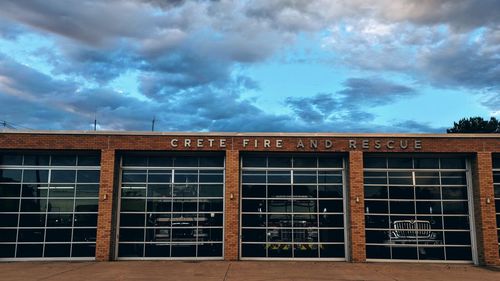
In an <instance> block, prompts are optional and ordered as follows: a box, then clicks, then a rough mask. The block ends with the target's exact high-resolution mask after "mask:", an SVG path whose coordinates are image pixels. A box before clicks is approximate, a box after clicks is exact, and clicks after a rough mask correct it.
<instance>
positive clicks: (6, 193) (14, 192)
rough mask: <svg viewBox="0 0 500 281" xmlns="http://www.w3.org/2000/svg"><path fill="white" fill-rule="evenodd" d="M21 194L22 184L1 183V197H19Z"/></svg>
mask: <svg viewBox="0 0 500 281" xmlns="http://www.w3.org/2000/svg"><path fill="white" fill-rule="evenodd" d="M19 196H21V185H20V184H2V183H0V197H19Z"/></svg>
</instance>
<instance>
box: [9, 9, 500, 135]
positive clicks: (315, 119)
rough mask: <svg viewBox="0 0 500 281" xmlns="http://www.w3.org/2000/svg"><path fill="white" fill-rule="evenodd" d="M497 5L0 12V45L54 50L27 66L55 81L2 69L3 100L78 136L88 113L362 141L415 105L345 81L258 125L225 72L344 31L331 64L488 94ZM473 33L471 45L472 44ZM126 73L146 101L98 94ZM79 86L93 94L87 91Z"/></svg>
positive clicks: (176, 126) (258, 113) (169, 125)
mask: <svg viewBox="0 0 500 281" xmlns="http://www.w3.org/2000/svg"><path fill="white" fill-rule="evenodd" d="M498 5H499V2H498V1H492V0H485V1H484V2H483V1H481V4H480V5H478V4H477V2H476V1H471V0H455V1H451V0H443V1H430V0H426V1H416V0H402V1H392V0H383V1H376V2H374V1H362V0H352V1H335V2H331V1H327V0H314V1H292V0H277V1H228V0H221V1H201V0H200V1H184V0H170V1H169V0H164V1H162V0H144V1H139V0H128V1H118V0H110V1H91V0H90V1H77V0H68V1H65V2H64V3H63V4H62V3H61V1H56V0H47V1H41V0H36V1H13V0H12V1H9V0H6V1H2V2H1V3H0V36H2V37H4V38H8V39H9V40H14V39H15V38H16V36H17V35H18V34H22V33H38V34H42V35H43V36H46V37H48V38H49V39H50V40H52V41H53V43H54V46H53V48H52V47H51V49H48V48H45V49H40V50H38V52H37V53H36V54H35V55H37V56H40V57H42V58H44V59H45V60H46V61H47V62H48V64H49V65H50V66H51V67H52V68H53V73H52V74H53V75H55V76H63V77H66V80H64V79H55V78H53V77H51V76H49V75H44V74H41V73H39V72H36V71H34V70H33V69H31V68H29V67H28V66H23V65H20V64H16V63H15V62H13V61H12V60H9V59H6V58H5V57H4V58H1V57H0V75H3V76H2V79H3V80H1V81H0V95H1V96H2V99H4V100H5V101H9V102H14V101H16V102H17V104H20V103H21V102H22V103H23V105H24V104H26V106H27V107H28V108H31V109H32V110H33V111H34V112H35V111H36V112H37V113H36V114H44V115H43V116H44V117H46V118H47V120H56V121H54V125H53V126H54V127H53V128H82V127H85V126H87V125H88V123H89V122H88V119H89V118H93V115H94V113H97V115H98V116H99V119H100V120H101V122H102V124H103V126H104V127H106V128H110V129H143V128H148V127H149V125H144V124H148V123H149V121H150V119H151V118H152V116H151V115H153V114H156V115H158V120H159V124H163V125H161V126H164V127H163V129H165V130H223V131H226V130H247V131H256V130H262V131H273V130H276V131H293V130H298V131H301V130H305V131H311V130H317V131H325V130H335V131H345V130H348V131H371V130H373V126H372V124H370V120H371V119H373V117H374V116H373V115H372V114H371V113H369V112H367V111H366V110H365V108H369V107H373V106H376V105H383V104H389V103H391V102H394V101H396V100H398V99H401V98H405V97H410V96H413V95H415V94H416V93H415V91H414V90H413V89H412V88H411V87H408V86H405V85H398V84H395V83H392V82H389V81H387V80H383V79H375V78H369V79H348V80H346V81H345V83H344V89H343V90H341V91H338V92H335V93H333V94H324V93H323V94H317V95H315V96H309V97H307V96H304V97H293V98H292V97H291V98H288V99H286V100H285V106H287V107H288V108H289V109H291V110H292V111H293V114H290V115H287V114H281V115H280V114H269V113H266V112H264V111H263V110H261V109H260V108H259V107H258V106H256V105H255V104H254V103H252V102H251V101H249V100H245V99H243V98H242V97H241V93H243V92H245V91H248V90H255V89H257V90H258V89H259V84H258V82H256V81H254V80H252V79H251V77H247V76H245V75H239V76H237V77H234V70H235V68H238V67H241V66H243V67H244V66H246V65H250V64H253V63H259V62H265V61H266V60H268V59H270V58H272V57H273V55H275V54H276V53H277V52H278V51H280V50H283V49H286V48H287V47H288V46H291V45H293V44H294V42H295V41H296V40H297V38H298V37H300V36H301V34H303V33H305V32H306V33H316V32H321V33H322V34H324V33H326V31H327V30H332V29H333V28H334V27H335V26H338V24H339V23H342V25H345V26H350V27H351V28H352V29H351V31H350V33H351V34H349V36H346V37H343V36H342V33H343V32H345V31H344V30H341V31H339V32H338V33H335V32H332V33H334V34H333V35H332V37H331V38H329V39H330V41H328V40H325V41H327V42H326V43H325V46H329V47H330V48H331V49H332V50H333V51H334V53H335V56H336V58H337V61H336V62H338V61H340V62H342V63H343V64H344V65H347V66H351V67H352V66H354V67H356V68H358V69H361V70H364V71H367V72H371V73H377V74H380V73H382V72H385V73H393V72H396V73H399V74H403V75H409V76H410V77H412V79H413V80H418V82H421V83H430V84H432V85H434V86H437V87H455V88H457V87H458V88H460V87H466V88H469V89H484V88H494V87H497V86H498V85H499V80H498V79H499V78H498V77H500V75H499V69H498V65H500V63H499V59H498V55H497V54H498V52H499V51H500V50H499V47H498V46H499V45H500V32H499V31H498V25H499V21H500V19H499V17H498V16H497V12H496V11H498V10H499V7H498ZM443 30H444V31H443ZM471 30H472V33H471V32H470V31H471ZM478 30H482V32H483V35H482V37H481V38H480V39H479V40H478V41H476V42H472V43H471V42H470V41H471V38H470V36H471V34H473V33H474V32H478ZM479 33H480V32H479ZM464 46H465V47H464ZM307 59H308V58H307V57H306V58H305V60H304V61H307ZM129 70H134V71H138V72H139V81H138V82H139V92H140V94H142V95H144V96H145V98H139V97H135V96H131V95H127V94H121V93H118V92H116V91H113V90H111V89H109V85H108V83H109V82H110V81H111V80H113V79H114V78H116V77H119V76H120V75H121V74H123V73H126V72H127V71H129ZM380 76H381V77H383V75H382V74H380ZM68 77H72V78H68ZM77 81H78V82H77ZM88 82H90V83H93V82H97V83H98V85H99V86H100V89H99V90H96V89H89V88H86V86H85V85H86V83H88ZM35 100H36V101H37V102H39V103H40V104H36V102H35ZM487 103H488V104H495V103H496V102H495V100H493V98H492V99H491V101H488V102H487ZM59 112H64V113H65V115H64V116H66V117H64V118H62V117H61V115H58V114H59ZM56 113H57V114H56ZM8 114H10V116H11V117H12V118H14V117H15V118H16V119H15V120H18V119H19V115H16V113H15V112H10V113H8ZM56 117H57V118H56ZM33 118H35V117H33ZM58 118H62V119H61V120H62V121H57V119H58ZM42 119H43V118H42V117H40V119H36V118H35V119H32V118H31V117H30V119H29V120H42ZM179 120H182V121H179ZM352 120H355V121H352ZM360 121H361V122H360ZM27 122H28V123H30V124H35V125H36V124H37V123H36V122H33V121H27ZM104 124H105V125H104ZM418 125H419V124H418V123H410V121H407V122H401V123H398V124H396V123H395V124H393V125H391V126H377V130H378V131H384V130H385V131H393V130H401V131H405V130H404V126H411V127H409V130H412V131H425V130H433V128H432V127H429V126H427V127H426V125H425V124H423V125H422V124H420V126H418ZM51 126H52V125H51Z"/></svg>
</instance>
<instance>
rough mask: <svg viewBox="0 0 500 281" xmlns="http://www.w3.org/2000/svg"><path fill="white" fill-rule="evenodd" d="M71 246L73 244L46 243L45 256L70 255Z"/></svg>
mask: <svg viewBox="0 0 500 281" xmlns="http://www.w3.org/2000/svg"><path fill="white" fill-rule="evenodd" d="M70 248H71V244H46V245H45V254H44V256H45V257H48V258H52V257H54V258H56V257H57V258H58V257H69V252H70Z"/></svg>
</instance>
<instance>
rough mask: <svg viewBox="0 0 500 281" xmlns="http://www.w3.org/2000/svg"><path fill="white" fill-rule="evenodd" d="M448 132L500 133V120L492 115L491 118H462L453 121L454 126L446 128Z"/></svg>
mask: <svg viewBox="0 0 500 281" xmlns="http://www.w3.org/2000/svg"><path fill="white" fill-rule="evenodd" d="M446 132H447V133H448V134H453V133H488V134H492V133H497V134H499V133H500V122H499V121H498V120H497V119H496V118H495V117H491V118H490V120H489V121H488V120H484V119H483V118H482V117H470V118H462V119H460V121H458V123H457V122H453V128H449V129H447V130H446Z"/></svg>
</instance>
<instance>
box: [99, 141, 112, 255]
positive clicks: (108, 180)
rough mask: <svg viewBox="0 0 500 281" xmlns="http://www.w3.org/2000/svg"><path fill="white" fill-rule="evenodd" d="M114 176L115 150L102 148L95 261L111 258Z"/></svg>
mask: <svg viewBox="0 0 500 281" xmlns="http://www.w3.org/2000/svg"><path fill="white" fill-rule="evenodd" d="M114 178H115V150H112V149H103V150H102V151H101V182H100V187H99V215H98V220H97V241H96V253H95V254H96V260H97V261H109V260H110V259H111V258H112V246H111V245H112V242H113V231H112V229H113V187H114Z"/></svg>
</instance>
